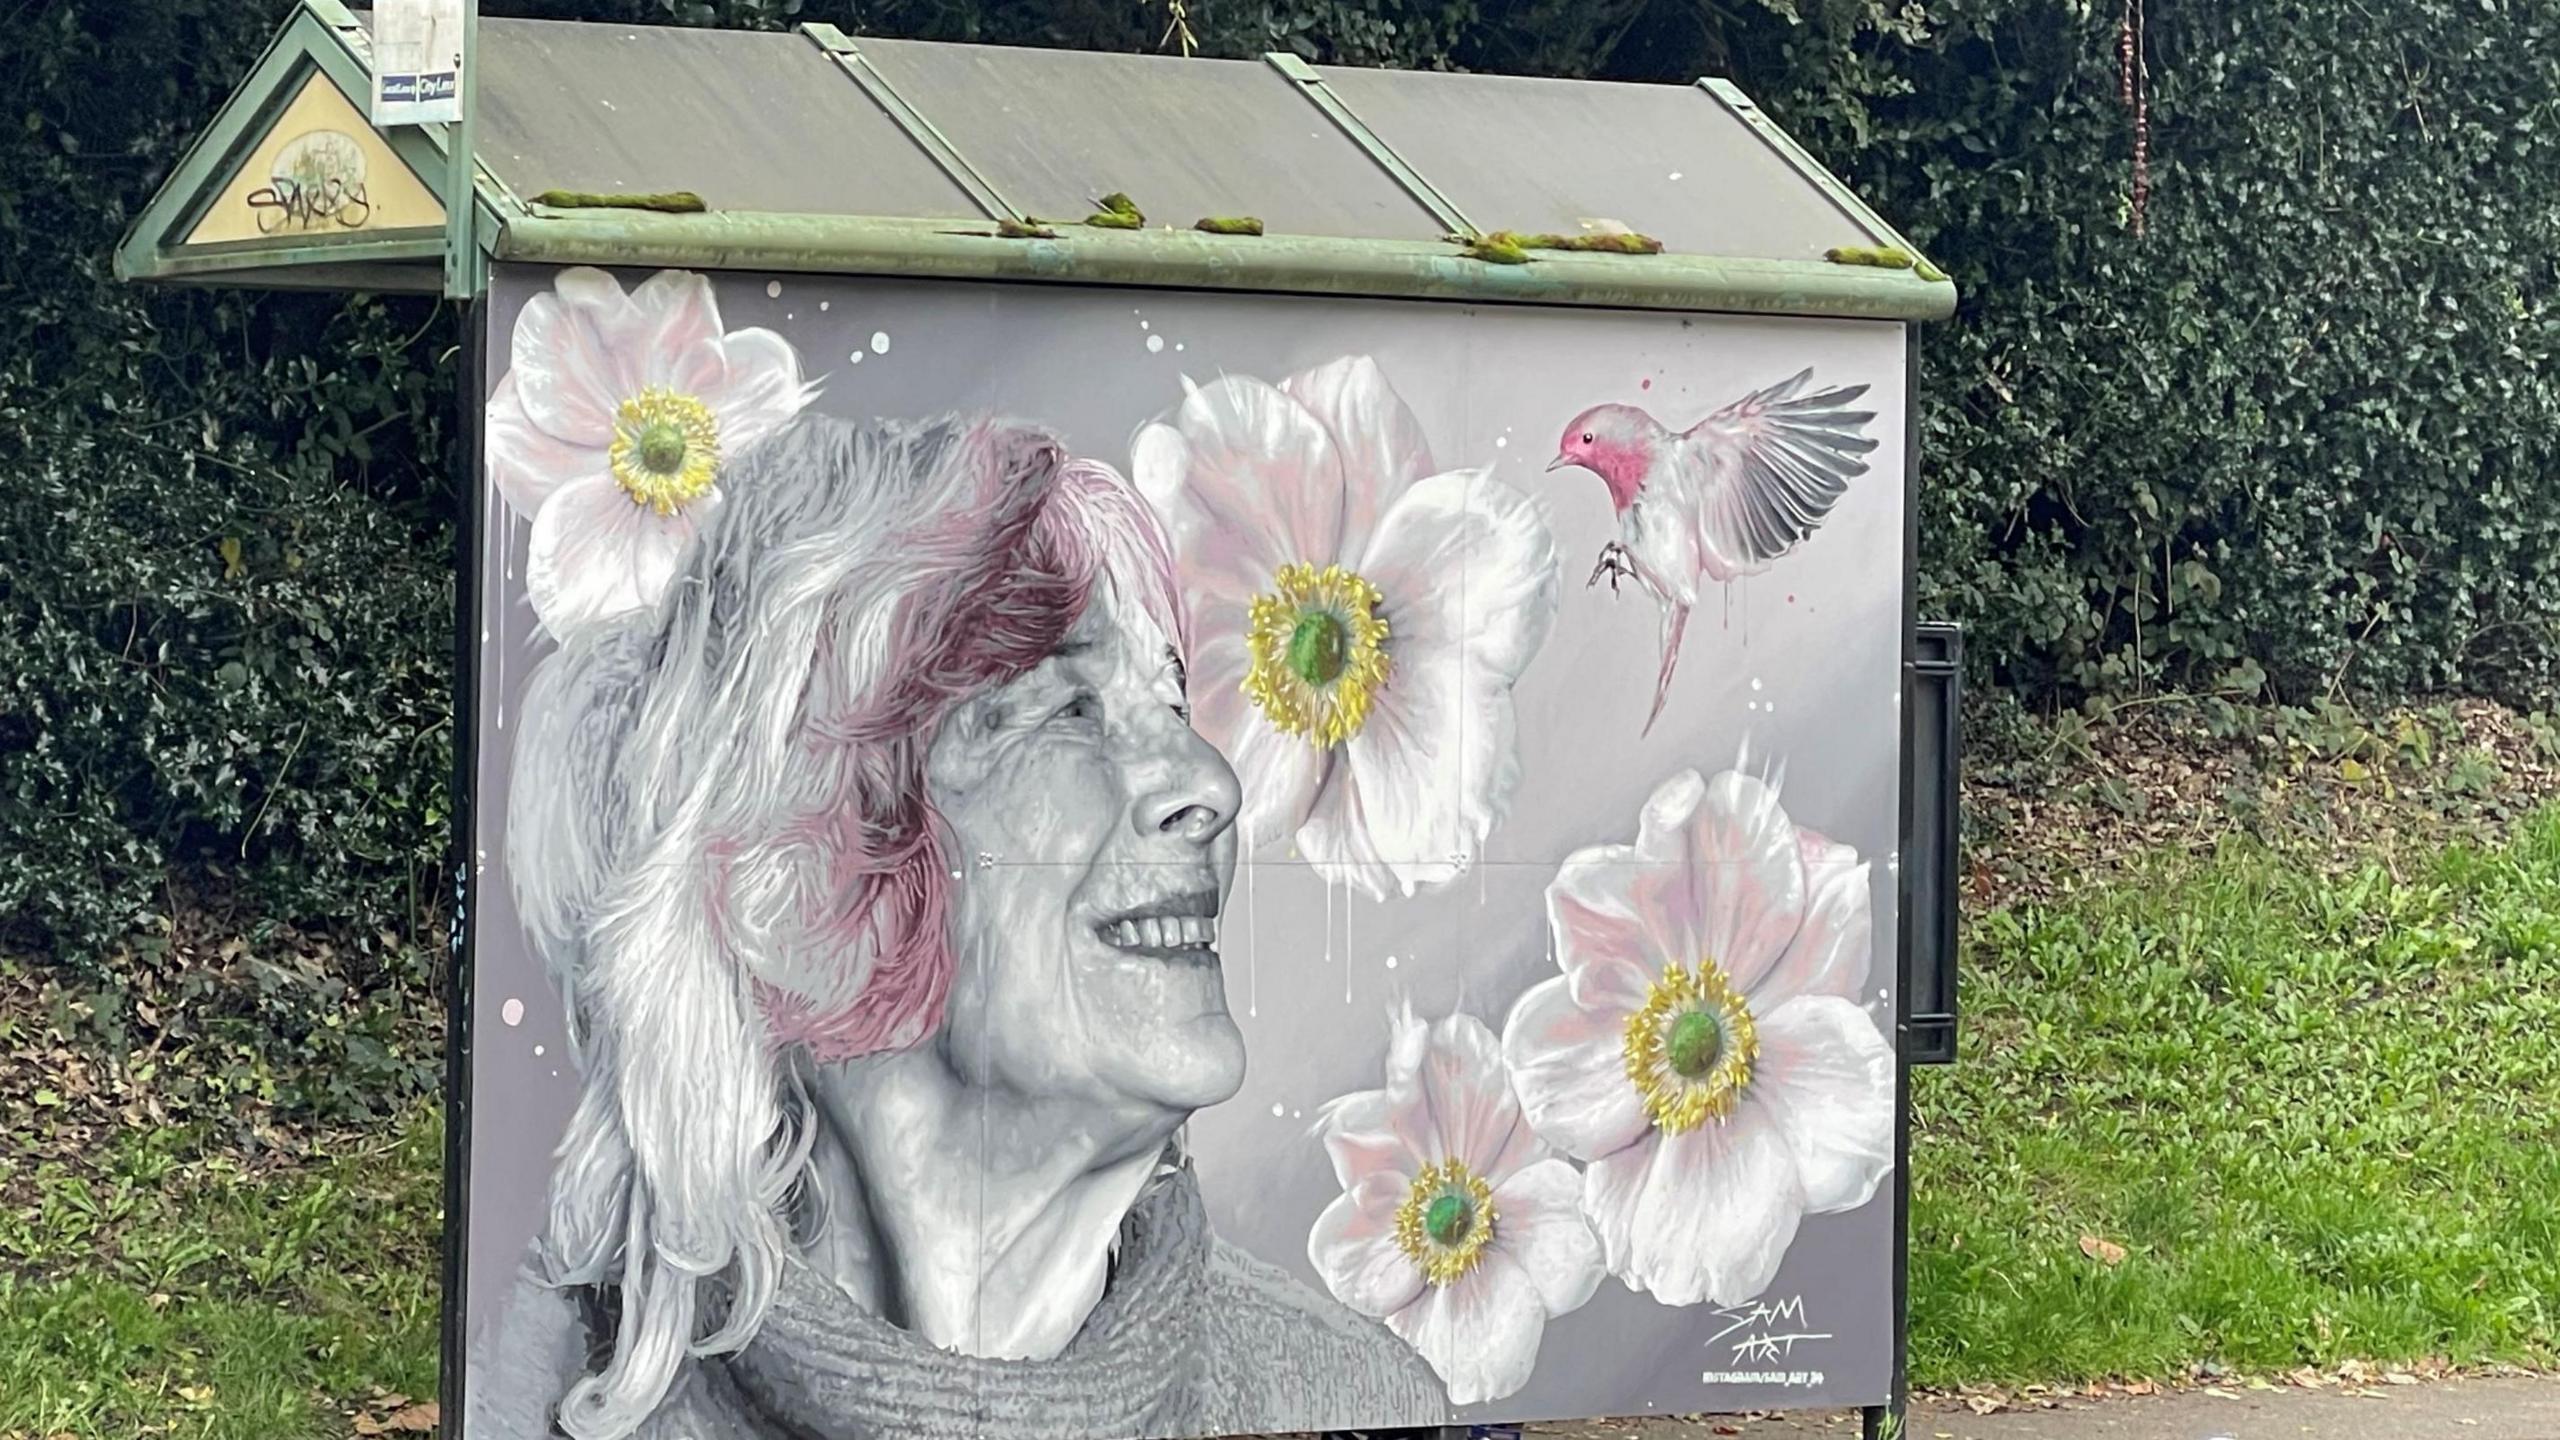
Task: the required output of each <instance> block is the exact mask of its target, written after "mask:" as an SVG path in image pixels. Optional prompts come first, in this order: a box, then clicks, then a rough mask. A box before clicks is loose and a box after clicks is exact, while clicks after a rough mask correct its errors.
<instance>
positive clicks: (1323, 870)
mask: <svg viewBox="0 0 2560 1440" xmlns="http://www.w3.org/2000/svg"><path fill="white" fill-rule="evenodd" d="M1375 718H1376V717H1375V715H1374V714H1373V715H1372V716H1371V719H1372V720H1373V721H1374V720H1375ZM1353 743H1354V744H1356V743H1358V742H1357V740H1356V739H1355V741H1354V742H1353ZM1344 748H1345V749H1346V750H1347V749H1348V748H1349V747H1348V746H1346V747H1344ZM1335 754H1336V758H1332V759H1329V760H1328V761H1327V762H1326V770H1325V778H1324V783H1323V784H1322V785H1320V786H1318V787H1317V790H1316V798H1315V803H1314V804H1313V805H1311V806H1310V807H1308V810H1307V818H1306V820H1305V821H1304V822H1303V823H1301V824H1300V825H1299V826H1298V833H1297V837H1296V838H1297V848H1298V854H1299V856H1300V858H1302V859H1304V860H1305V861H1306V862H1307V863H1308V864H1309V865H1310V866H1311V867H1313V868H1314V869H1315V870H1316V871H1317V872H1318V873H1320V874H1322V875H1323V876H1324V877H1325V878H1326V880H1327V882H1328V883H1330V882H1332V881H1335V880H1339V881H1341V882H1343V883H1344V884H1345V885H1346V886H1348V887H1350V888H1354V889H1357V890H1359V891H1360V892H1361V893H1362V894H1364V895H1367V896H1368V897H1369V898H1370V899H1372V900H1381V901H1382V900H1385V899H1386V898H1387V894H1388V891H1389V889H1390V888H1391V887H1401V886H1402V885H1403V884H1404V883H1405V882H1406V881H1407V880H1410V881H1411V882H1412V884H1413V886H1414V887H1415V888H1417V889H1418V888H1420V887H1422V886H1424V885H1436V884H1442V883H1445V882H1447V881H1449V880H1452V879H1455V878H1456V877H1457V874H1458V866H1457V862H1456V861H1455V860H1454V859H1450V860H1442V861H1438V862H1434V861H1431V860H1429V859H1427V858H1409V859H1398V860H1393V861H1390V860H1389V859H1388V858H1387V857H1386V855H1385V854H1384V853H1383V852H1381V851H1380V849H1379V847H1378V843H1377V839H1376V836H1375V835H1374V833H1373V829H1372V825H1371V822H1370V820H1369V815H1368V810H1367V808H1366V807H1365V806H1364V805H1363V803H1362V799H1363V797H1362V795H1361V792H1360V787H1359V785H1358V783H1357V782H1356V781H1355V780H1354V778H1353V775H1352V769H1351V765H1350V762H1349V761H1348V760H1347V759H1345V758H1341V757H1340V752H1335ZM1408 893H1410V892H1408Z"/></svg>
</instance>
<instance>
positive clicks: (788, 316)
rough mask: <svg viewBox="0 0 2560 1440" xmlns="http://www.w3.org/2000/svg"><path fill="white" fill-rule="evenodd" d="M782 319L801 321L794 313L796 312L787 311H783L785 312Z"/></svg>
mask: <svg viewBox="0 0 2560 1440" xmlns="http://www.w3.org/2000/svg"><path fill="white" fill-rule="evenodd" d="M782 318H783V319H785V320H797V319H799V318H800V317H799V315H797V314H796V313H794V312H792V311H789V310H785V311H783V312H782Z"/></svg>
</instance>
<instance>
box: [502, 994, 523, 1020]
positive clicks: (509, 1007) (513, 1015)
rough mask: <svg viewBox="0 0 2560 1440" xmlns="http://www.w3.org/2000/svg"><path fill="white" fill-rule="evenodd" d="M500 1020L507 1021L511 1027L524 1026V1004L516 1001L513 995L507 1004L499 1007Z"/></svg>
mask: <svg viewBox="0 0 2560 1440" xmlns="http://www.w3.org/2000/svg"><path fill="white" fill-rule="evenodd" d="M498 1018H499V1019H501V1020H504V1021H506V1022H507V1023H508V1024H510V1025H521V1024H523V1023H524V1002H523V1001H521V1000H518V999H516V998H515V997H514V996H512V995H510V996H508V997H507V1003H506V1004H504V1005H501V1006H499V1007H498Z"/></svg>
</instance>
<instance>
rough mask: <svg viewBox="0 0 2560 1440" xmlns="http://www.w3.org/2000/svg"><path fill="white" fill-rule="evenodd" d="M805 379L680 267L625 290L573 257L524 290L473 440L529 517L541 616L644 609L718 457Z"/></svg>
mask: <svg viewBox="0 0 2560 1440" xmlns="http://www.w3.org/2000/svg"><path fill="white" fill-rule="evenodd" d="M813 391H814V387H812V386H809V385H804V384H803V383H802V382H801V379H800V357H799V356H798V355H797V354H796V353H794V352H793V350H792V348H791V346H790V343H789V342H787V341H785V340H784V339H783V338H782V337H781V336H779V335H776V334H775V333H773V332H772V331H770V330H761V329H756V330H734V331H726V332H724V331H723V330H722V329H721V328H720V306H719V302H718V301H717V300H716V299H715V298H714V297H713V295H712V292H711V282H710V281H708V280H706V279H704V278H703V277H702V276H700V275H697V274H693V273H691V272H688V271H681V270H662V271H659V272H658V273H657V274H654V275H651V276H650V277H649V278H648V279H646V280H644V281H642V282H641V283H640V285H639V286H638V288H636V289H634V290H632V291H631V292H630V293H628V294H625V293H624V291H623V289H622V286H621V284H620V282H618V281H616V280H615V279H614V278H613V277H612V276H611V275H608V274H606V273H605V272H604V271H602V270H596V269H590V268H587V267H583V266H582V267H579V268H576V269H570V270H563V271H561V272H560V274H559V275H558V277H556V278H555V279H554V280H553V282H552V288H551V290H550V291H549V292H548V293H545V294H540V295H536V296H534V297H533V298H532V299H530V300H528V301H526V302H525V306H524V309H523V311H522V312H521V313H519V314H518V315H517V316H516V325H515V339H514V345H513V348H512V349H511V351H510V352H509V368H508V370H507V373H506V374H505V376H503V377H502V378H500V380H499V381H498V384H497V388H496V389H495V390H493V391H492V392H491V393H490V396H489V405H488V411H487V417H488V423H487V430H486V433H485V435H484V437H483V444H482V453H483V455H484V456H485V457H486V459H487V463H488V467H489V474H490V478H491V479H492V480H493V481H494V482H495V483H496V485H497V487H498V492H499V494H500V495H502V496H504V497H505V499H506V501H507V503H508V504H509V505H510V506H512V507H513V508H514V509H515V510H516V512H517V513H519V514H521V515H523V516H525V517H527V518H528V519H530V520H531V521H532V522H533V530H532V535H531V537H530V540H529V542H528V548H529V555H528V559H527V562H526V566H525V592H526V595H527V597H528V598H529V599H530V600H531V601H532V602H533V610H534V614H535V615H536V616H538V617H539V618H540V619H541V621H542V623H543V626H544V628H546V629H547V630H549V631H550V632H551V633H552V634H553V635H555V636H563V637H565V636H567V635H568V634H570V633H571V632H573V631H576V630H579V629H582V628H584V627H586V626H589V625H592V624H594V623H596V622H597V621H600V620H607V619H611V618H613V617H614V616H617V615H622V614H627V613H629V612H632V611H635V610H648V609H654V608H655V607H656V606H657V603H658V601H659V599H660V598H661V597H662V596H664V595H665V593H666V589H667V586H668V584H669V583H670V582H672V581H673V579H674V578H675V573H676V570H677V568H678V566H679V564H680V563H681V562H682V560H683V557H684V551H685V546H686V545H687V544H688V543H689V542H690V541H691V540H692V538H693V535H694V532H695V531H696V530H697V529H698V528H699V527H700V526H701V524H702V522H703V520H704V518H705V517H706V516H708V515H709V514H710V513H711V511H712V510H713V509H714V508H715V507H716V506H718V505H719V503H720V474H721V468H722V466H723V464H724V463H725V462H726V461H727V460H728V459H729V458H730V457H732V456H734V455H736V454H737V453H738V452H739V451H740V450H743V449H745V448H746V447H747V446H749V445H752V444H754V443H755V442H756V441H757V440H760V439H762V438H763V437H765V436H766V435H769V434H771V433H773V432H774V431H775V430H776V429H779V428H780V427H781V426H782V424H783V423H784V422H785V421H787V420H789V419H790V418H791V417H792V416H793V415H796V414H798V413H799V411H800V408H801V406H803V405H805V404H806V403H807V402H808V399H809V397H810V395H811V394H812V393H813Z"/></svg>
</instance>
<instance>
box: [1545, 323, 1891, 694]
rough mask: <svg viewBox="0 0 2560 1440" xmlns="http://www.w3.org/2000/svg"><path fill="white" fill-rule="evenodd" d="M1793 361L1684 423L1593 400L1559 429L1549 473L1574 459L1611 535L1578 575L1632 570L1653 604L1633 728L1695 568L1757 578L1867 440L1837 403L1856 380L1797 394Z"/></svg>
mask: <svg viewBox="0 0 2560 1440" xmlns="http://www.w3.org/2000/svg"><path fill="white" fill-rule="evenodd" d="M1812 379H1813V371H1811V370H1809V369H1807V370H1800V371H1798V372H1797V373H1796V374H1795V375H1793V376H1791V377H1789V378H1788V379H1785V380H1781V381H1779V382H1778V383H1777V384H1775V385H1772V386H1770V387H1769V388H1768V389H1766V390H1759V391H1755V392H1753V393H1751V394H1749V395H1745V396H1743V397H1742V398H1741V399H1739V400H1736V401H1734V402H1733V403H1732V404H1730V405H1727V406H1726V407H1724V408H1723V409H1721V410H1719V411H1717V412H1716V413H1714V414H1713V415H1710V416H1708V417H1707V418H1706V419H1704V420H1701V421H1699V422H1698V423H1697V424H1695V425H1693V426H1691V427H1689V428H1688V429H1686V430H1673V429H1670V428H1669V427H1667V426H1665V425H1664V424H1663V423H1662V422H1661V421H1659V420H1656V419H1654V418H1653V416H1652V415H1650V414H1648V413H1646V412H1645V411H1644V410H1643V409H1642V408H1640V407H1638V406H1634V405H1594V406H1592V407H1591V408H1590V409H1588V410H1585V411H1583V412H1582V413H1581V414H1580V415H1577V416H1575V417H1574V419H1573V423H1572V424H1570V425H1567V426H1566V427H1565V430H1564V438H1563V439H1562V440H1561V441H1560V442H1558V444H1557V446H1556V458H1555V459H1554V460H1552V461H1549V462H1548V464H1547V468H1548V469H1549V470H1559V469H1562V468H1564V467H1566V466H1568V465H1573V466H1580V467H1581V468H1583V469H1585V470H1588V471H1590V472H1592V473H1593V474H1595V475H1597V476H1599V477H1600V479H1601V480H1602V481H1603V482H1604V483H1606V484H1607V485H1608V487H1609V499H1610V501H1611V503H1613V504H1615V505H1616V506H1617V509H1618V538H1617V539H1615V540H1612V541H1610V542H1609V543H1608V544H1606V545H1603V546H1601V547H1600V563H1599V564H1597V565H1595V566H1593V567H1592V570H1591V578H1590V579H1589V580H1588V581H1586V582H1584V583H1585V584H1586V585H1597V584H1599V583H1600V578H1601V577H1602V576H1604V575H1605V576H1607V577H1608V579H1609V588H1610V590H1611V591H1613V592H1614V591H1615V590H1616V589H1617V588H1618V582H1619V580H1620V579H1622V578H1624V579H1632V580H1634V581H1635V582H1636V584H1638V585H1639V586H1642V587H1643V588H1644V589H1645V590H1646V591H1647V592H1649V593H1650V594H1651V595H1652V596H1653V598H1654V601H1655V603H1656V604H1658V605H1660V606H1661V607H1662V672H1661V675H1660V677H1659V678H1658V679H1657V680H1656V681H1655V682H1654V691H1653V710H1652V713H1650V714H1648V715H1646V716H1645V721H1644V728H1645V731H1646V732H1647V733H1650V732H1651V731H1652V729H1653V722H1654V721H1655V720H1657V719H1659V718H1660V717H1661V715H1662V702H1663V701H1664V700H1665V699H1666V698H1668V697H1669V696H1670V694H1671V672H1672V669H1673V667H1675V666H1677V665H1678V664H1679V663H1680V637H1681V634H1682V632H1683V631H1684V630H1686V629H1687V627H1688V624H1689V610H1690V607H1692V606H1694V605H1696V604H1697V603H1698V581H1699V579H1700V577H1702V576H1703V577H1704V578H1706V579H1709V580H1715V581H1719V582H1722V581H1731V580H1735V579H1738V578H1740V577H1742V576H1745V575H1757V574H1759V573H1760V572H1761V571H1763V570H1766V569H1768V568H1769V567H1770V566H1771V565H1772V564H1774V563H1776V562H1777V561H1778V560H1780V559H1782V558H1784V557H1785V556H1786V555H1787V554H1788V553H1789V552H1791V551H1793V550H1794V549H1795V548H1796V547H1797V546H1798V545H1801V544H1803V543H1804V540H1805V537H1806V536H1808V535H1811V534H1812V533H1813V532H1814V531H1815V530H1816V529H1818V528H1820V526H1821V524H1822V521H1823V517H1825V516H1827V515H1829V514H1830V513H1831V507H1832V506H1834V505H1836V504H1838V503H1839V501H1840V497H1841V496H1842V495H1844V494H1847V493H1848V489H1849V482H1850V481H1851V480H1852V479H1855V478H1856V477H1857V476H1859V475H1863V474H1865V473H1866V469H1867V461H1866V457H1867V455H1868V454H1869V453H1871V452H1872V451H1873V450H1874V449H1875V448H1876V442H1875V441H1874V440H1872V439H1870V438H1868V437H1867V436H1866V435H1864V434H1861V433H1860V432H1861V431H1862V430H1863V429H1864V428H1865V426H1866V424H1867V422H1868V421H1870V420H1873V419H1874V418H1876V417H1875V414H1874V412H1872V411H1867V410H1851V409H1850V408H1849V406H1850V404H1851V403H1852V402H1854V401H1855V400H1857V398H1858V397H1859V396H1861V395H1864V394H1866V393H1867V387H1866V386H1864V385H1848V386H1842V387H1839V388H1837V389H1831V390H1821V391H1816V392H1815V393H1813V394H1810V395H1808V394H1805V393H1803V392H1804V389H1805V387H1806V386H1807V385H1808V384H1809V383H1810V382H1811V381H1812Z"/></svg>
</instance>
